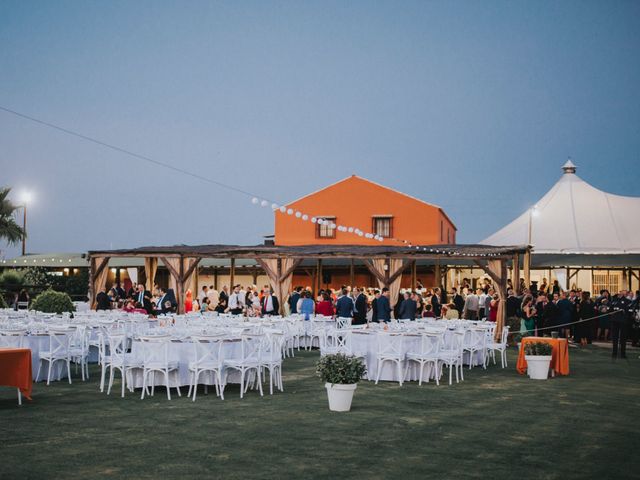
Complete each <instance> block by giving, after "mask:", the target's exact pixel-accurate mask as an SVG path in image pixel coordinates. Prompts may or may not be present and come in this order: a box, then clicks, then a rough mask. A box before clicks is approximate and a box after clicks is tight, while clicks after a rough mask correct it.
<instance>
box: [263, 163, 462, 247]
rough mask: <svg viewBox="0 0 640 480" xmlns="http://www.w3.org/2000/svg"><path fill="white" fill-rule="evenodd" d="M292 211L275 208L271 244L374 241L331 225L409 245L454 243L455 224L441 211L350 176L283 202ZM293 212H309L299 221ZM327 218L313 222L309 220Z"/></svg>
mask: <svg viewBox="0 0 640 480" xmlns="http://www.w3.org/2000/svg"><path fill="white" fill-rule="evenodd" d="M287 209H291V210H293V212H294V214H291V215H289V214H287V213H281V212H280V211H276V212H275V238H274V242H275V244H276V245H318V244H328V245H379V244H380V242H379V241H378V240H375V239H373V238H367V237H366V236H365V235H364V234H363V235H356V234H354V233H350V232H348V231H341V230H338V229H337V228H331V225H330V224H331V223H333V224H336V225H339V226H342V227H346V228H349V227H350V228H351V229H353V230H354V231H355V230H360V231H362V232H364V233H372V234H374V235H379V236H381V237H383V238H384V239H385V240H384V242H390V244H393V245H398V244H399V243H398V242H397V241H395V240H392V239H393V238H396V239H400V240H407V241H408V242H411V243H413V244H414V245H437V244H454V243H455V242H456V227H455V225H454V224H453V222H452V221H451V219H450V218H449V217H448V216H447V214H446V213H445V212H444V210H442V208H440V207H438V206H436V205H433V204H431V203H427V202H424V201H422V200H419V199H417V198H414V197H411V196H409V195H406V194H404V193H401V192H398V191H396V190H393V189H391V188H388V187H385V186H382V185H379V184H377V183H374V182H372V181H370V180H366V179H364V178H361V177H358V176H356V175H352V176H350V177H347V178H345V179H344V180H340V181H339V182H336V183H334V184H332V185H329V186H328V187H325V188H323V189H321V190H318V191H316V192H314V193H310V194H309V195H306V196H304V197H302V198H300V199H298V200H296V201H294V202H291V203H290V204H288V205H287ZM295 212H300V213H301V214H305V215H308V217H309V219H308V220H307V221H303V220H301V219H300V218H297V217H296V214H295ZM313 217H315V218H316V219H318V218H321V219H324V220H327V223H328V224H329V225H327V224H324V222H323V224H321V225H319V224H318V223H312V222H311V218H313Z"/></svg>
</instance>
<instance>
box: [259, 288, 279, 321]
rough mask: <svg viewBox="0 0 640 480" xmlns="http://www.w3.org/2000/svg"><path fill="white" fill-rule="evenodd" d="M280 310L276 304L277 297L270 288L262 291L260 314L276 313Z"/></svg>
mask: <svg viewBox="0 0 640 480" xmlns="http://www.w3.org/2000/svg"><path fill="white" fill-rule="evenodd" d="M279 311H280V305H279V304H278V297H276V296H275V295H274V294H273V292H272V291H271V288H269V289H268V290H266V291H265V292H264V296H263V297H262V315H278V312H279Z"/></svg>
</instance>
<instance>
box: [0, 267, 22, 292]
mask: <svg viewBox="0 0 640 480" xmlns="http://www.w3.org/2000/svg"><path fill="white" fill-rule="evenodd" d="M22 285H24V274H23V272H22V271H21V270H5V271H4V272H3V273H2V275H0V287H2V288H4V289H5V290H7V291H11V292H18V291H19V290H20V289H21V288H22Z"/></svg>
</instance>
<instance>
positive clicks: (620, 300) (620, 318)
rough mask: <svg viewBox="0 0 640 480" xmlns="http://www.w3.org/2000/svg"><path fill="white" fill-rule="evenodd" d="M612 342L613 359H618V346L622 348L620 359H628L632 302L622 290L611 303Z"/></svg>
mask: <svg viewBox="0 0 640 480" xmlns="http://www.w3.org/2000/svg"><path fill="white" fill-rule="evenodd" d="M611 309H612V311H613V314H612V315H611V342H612V343H613V351H612V352H611V357H612V358H617V357H618V344H619V346H620V358H627V332H628V322H629V318H630V312H631V300H629V299H628V298H627V291H626V290H622V291H621V292H620V293H618V295H616V296H615V297H614V298H613V300H612V301H611Z"/></svg>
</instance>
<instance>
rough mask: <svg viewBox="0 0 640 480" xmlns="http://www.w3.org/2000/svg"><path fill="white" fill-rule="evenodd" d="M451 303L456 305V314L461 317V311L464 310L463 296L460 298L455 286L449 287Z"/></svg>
mask: <svg viewBox="0 0 640 480" xmlns="http://www.w3.org/2000/svg"><path fill="white" fill-rule="evenodd" d="M451 303H453V304H454V305H455V306H456V310H458V315H459V317H460V318H462V312H463V310H464V298H462V295H460V294H459V293H458V290H457V289H456V288H455V287H453V288H452V289H451Z"/></svg>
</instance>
